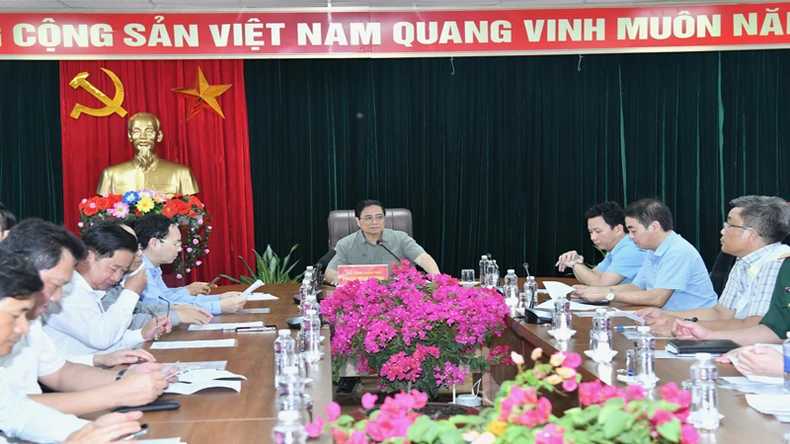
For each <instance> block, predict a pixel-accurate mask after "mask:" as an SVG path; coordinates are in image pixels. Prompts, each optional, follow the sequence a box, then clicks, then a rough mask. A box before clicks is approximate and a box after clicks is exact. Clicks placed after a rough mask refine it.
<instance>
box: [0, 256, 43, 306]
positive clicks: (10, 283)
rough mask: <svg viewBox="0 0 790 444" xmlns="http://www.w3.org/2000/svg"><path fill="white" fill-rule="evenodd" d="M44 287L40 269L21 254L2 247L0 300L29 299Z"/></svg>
mask: <svg viewBox="0 0 790 444" xmlns="http://www.w3.org/2000/svg"><path fill="white" fill-rule="evenodd" d="M43 289H44V282H42V281H41V278H40V277H39V276H38V270H36V268H35V267H34V266H33V264H31V263H30V261H28V260H27V259H26V258H25V257H24V256H22V255H21V254H17V253H14V252H13V251H10V250H7V249H5V248H0V300H1V299H3V298H14V299H28V298H29V297H31V296H32V295H33V293H37V292H39V291H41V290H43Z"/></svg>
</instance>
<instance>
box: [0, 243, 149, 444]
mask: <svg viewBox="0 0 790 444" xmlns="http://www.w3.org/2000/svg"><path fill="white" fill-rule="evenodd" d="M43 288H44V284H43V282H42V281H41V279H40V278H39V276H38V272H37V270H36V269H35V268H34V267H33V266H32V265H31V264H30V262H28V261H27V260H26V259H25V258H24V257H23V256H21V255H18V254H16V253H13V252H11V251H8V250H4V249H2V248H0V357H2V356H5V355H7V354H8V353H9V352H10V351H11V350H12V349H13V347H14V345H15V344H16V343H18V342H19V341H20V339H22V337H23V335H25V334H26V333H27V332H28V331H29V324H28V319H27V313H28V312H30V311H31V310H32V309H33V307H34V304H35V300H34V298H33V294H34V293H36V292H39V291H41V290H42V289H43ZM140 417H141V414H140V412H133V413H129V414H119V413H114V414H111V415H105V416H103V417H101V418H99V419H98V420H97V421H96V423H93V424H90V423H89V422H88V421H85V420H82V419H79V418H77V417H75V416H73V415H64V414H62V413H60V412H58V411H56V410H54V409H51V408H49V407H46V406H44V405H41V404H38V403H37V402H34V401H32V400H30V399H29V398H27V397H26V396H24V395H23V394H21V393H19V392H18V391H16V390H14V389H13V388H12V387H11V385H10V384H9V383H8V381H7V380H6V378H5V377H4V376H3V375H0V430H2V431H3V432H4V435H5V436H7V437H9V438H12V439H20V440H26V441H32V442H37V443H55V442H65V443H68V444H87V443H95V444H104V443H109V442H113V441H115V440H117V439H118V438H120V437H122V436H125V435H128V434H130V433H134V432H136V431H139V430H140V424H139V423H138V422H136V421H134V420H135V419H139V418H140ZM0 442H6V440H5V438H4V437H2V436H0Z"/></svg>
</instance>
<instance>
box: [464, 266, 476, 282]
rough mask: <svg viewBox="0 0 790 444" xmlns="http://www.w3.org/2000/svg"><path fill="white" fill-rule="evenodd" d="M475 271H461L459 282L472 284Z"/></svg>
mask: <svg viewBox="0 0 790 444" xmlns="http://www.w3.org/2000/svg"><path fill="white" fill-rule="evenodd" d="M474 281H475V271H474V270H473V269H471V268H465V269H463V270H461V282H474Z"/></svg>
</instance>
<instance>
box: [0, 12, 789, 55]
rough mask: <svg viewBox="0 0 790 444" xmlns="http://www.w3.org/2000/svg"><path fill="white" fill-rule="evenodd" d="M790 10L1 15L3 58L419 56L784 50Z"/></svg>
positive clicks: (0, 44) (0, 35) (787, 34)
mask: <svg viewBox="0 0 790 444" xmlns="http://www.w3.org/2000/svg"><path fill="white" fill-rule="evenodd" d="M789 44H790V5H788V4H787V3H754V4H721V5H701V6H690V5H685V6H684V5H673V6H643V7H628V8H576V9H534V10H486V11H444V10H443V11H438V10H432V11H414V10H409V11H365V12H334V11H332V12H329V11H326V12H271V11H262V12H244V13H162V14H139V13H138V14H72V13H13V14H0V58H36V59H86V58H97V59H111V58H135V59H139V58H159V59H162V58H198V57H200V58H206V57H210V56H213V57H227V58H267V57H272V58H283V57H413V56H426V55H430V54H448V55H485V54H501V55H516V54H557V53H574V54H576V53H595V52H625V51H639V52H652V51H698V50H719V49H740V48H760V47H762V48H770V47H787V46H789Z"/></svg>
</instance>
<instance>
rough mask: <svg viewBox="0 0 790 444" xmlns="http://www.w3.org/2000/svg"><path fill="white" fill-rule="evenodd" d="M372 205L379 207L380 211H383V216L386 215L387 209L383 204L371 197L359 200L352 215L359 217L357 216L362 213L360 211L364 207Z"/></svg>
mask: <svg viewBox="0 0 790 444" xmlns="http://www.w3.org/2000/svg"><path fill="white" fill-rule="evenodd" d="M374 205H377V206H379V207H381V211H383V212H384V215H385V216H386V215H387V210H385V209H384V205H383V204H382V203H381V202H379V201H377V200H373V199H365V200H360V201H359V203H358V204H357V206H356V207H355V208H354V217H357V218H359V216H360V215H362V211H363V210H364V209H365V208H367V207H372V206H374Z"/></svg>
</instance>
